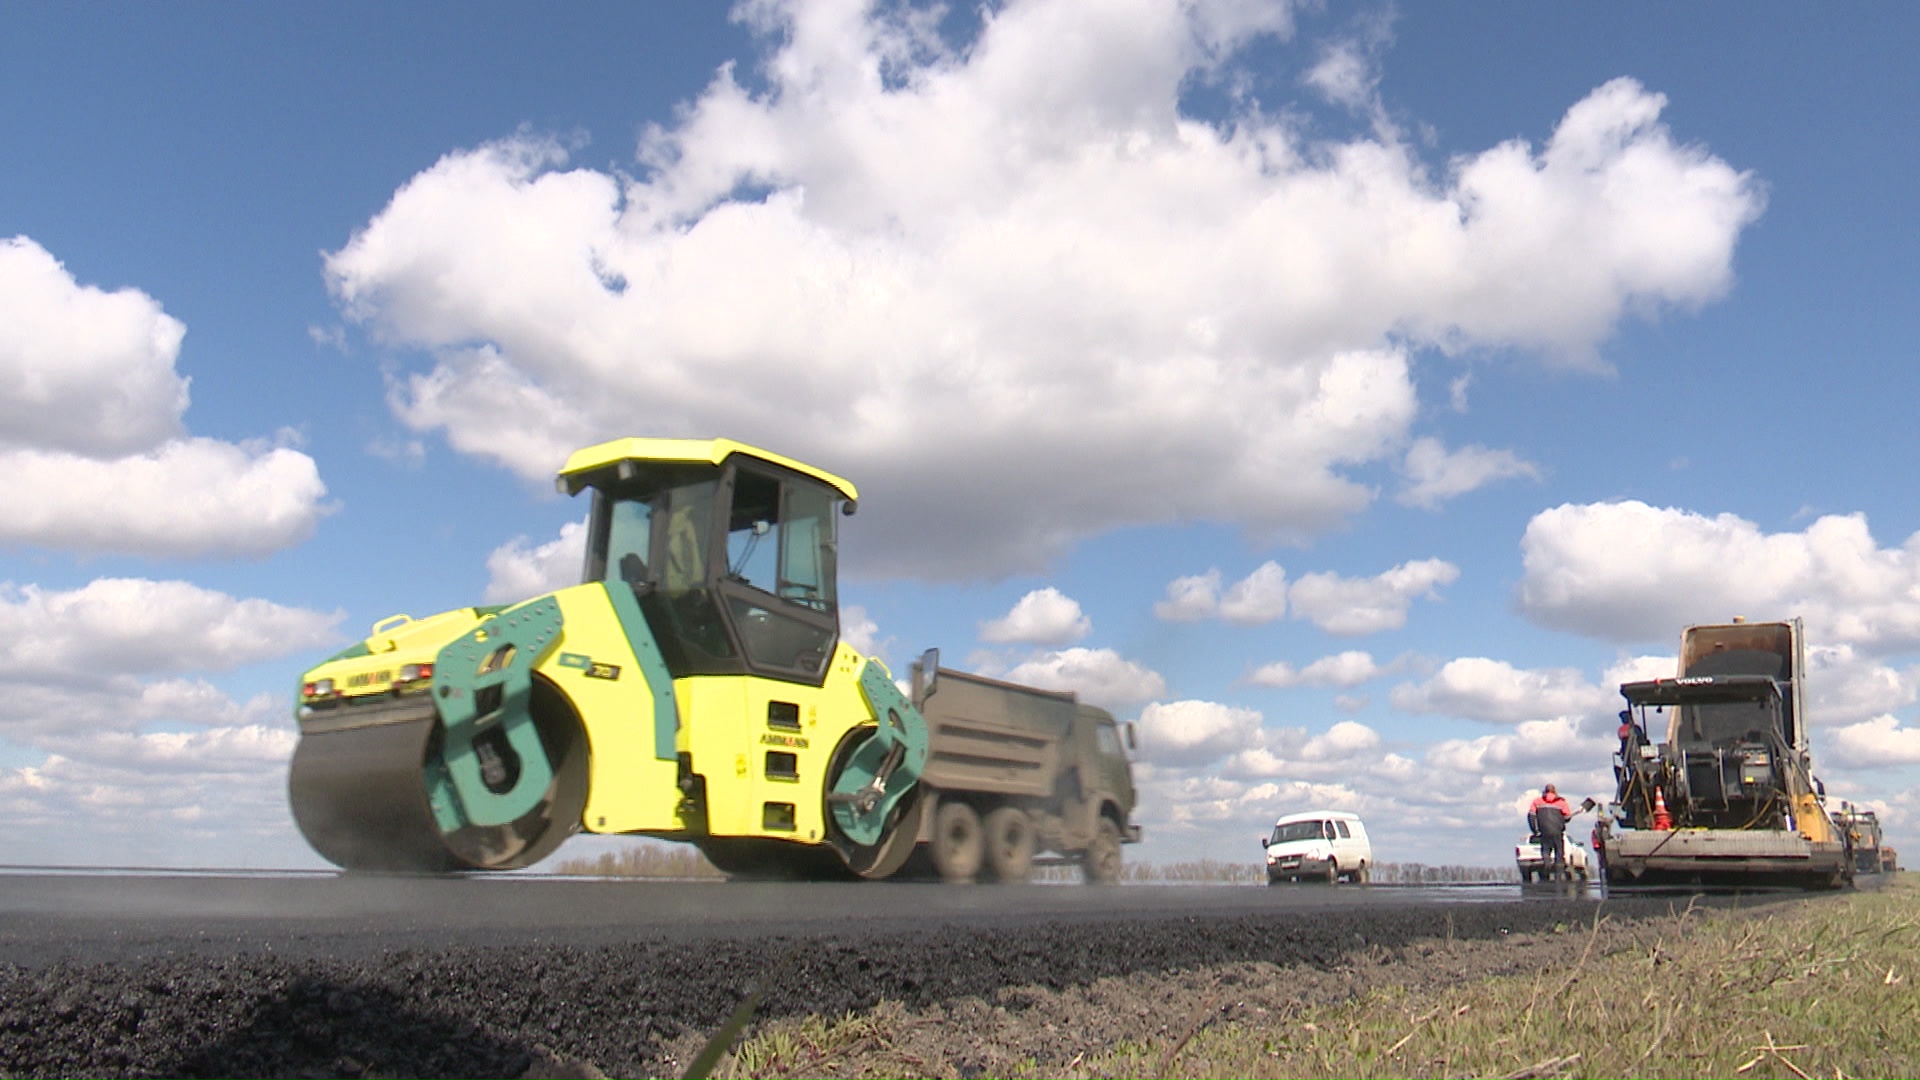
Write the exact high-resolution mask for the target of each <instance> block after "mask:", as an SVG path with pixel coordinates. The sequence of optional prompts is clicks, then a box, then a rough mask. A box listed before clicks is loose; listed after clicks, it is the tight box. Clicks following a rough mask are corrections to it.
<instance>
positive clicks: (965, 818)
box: [933, 802, 986, 882]
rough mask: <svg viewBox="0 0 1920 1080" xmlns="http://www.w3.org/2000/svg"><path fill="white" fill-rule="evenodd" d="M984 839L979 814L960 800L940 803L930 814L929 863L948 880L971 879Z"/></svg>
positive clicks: (982, 852) (977, 863) (977, 866)
mask: <svg viewBox="0 0 1920 1080" xmlns="http://www.w3.org/2000/svg"><path fill="white" fill-rule="evenodd" d="M985 851H986V842H985V839H984V837H982V835H981V831H980V815H979V814H976V813H974V812H973V807H971V806H968V805H967V804H966V803H963V802H948V803H941V804H940V812H939V813H937V814H935V815H934V816H933V865H934V868H935V869H937V870H939V871H940V876H941V877H943V878H945V879H947V880H948V881H955V882H963V881H972V880H973V879H974V876H975V875H977V874H979V873H980V859H981V857H982V856H983V855H984V854H985Z"/></svg>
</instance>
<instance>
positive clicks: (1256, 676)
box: [1247, 649, 1398, 689]
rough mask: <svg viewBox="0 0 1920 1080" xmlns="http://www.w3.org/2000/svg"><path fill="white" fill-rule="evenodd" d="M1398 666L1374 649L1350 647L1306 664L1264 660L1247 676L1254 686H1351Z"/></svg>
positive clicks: (1346, 687) (1377, 676) (1395, 668)
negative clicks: (1380, 659)
mask: <svg viewBox="0 0 1920 1080" xmlns="http://www.w3.org/2000/svg"><path fill="white" fill-rule="evenodd" d="M1395 670H1398V668H1397V667H1395V666H1394V665H1381V664H1379V663H1377V662H1376V661H1375V660H1374V659H1373V654H1372V653H1366V652H1361V651H1359V650H1357V649H1349V650H1347V651H1346V652H1341V653H1335V654H1333V655H1332V656H1323V657H1321V658H1320V659H1318V660H1315V661H1314V662H1312V663H1310V664H1308V665H1307V666H1305V667H1303V668H1295V667H1294V666H1293V665H1292V664H1288V663H1286V662H1284V661H1276V662H1274V663H1271V664H1264V665H1262V666H1261V667H1259V668H1257V669H1256V670H1255V671H1254V673H1253V674H1252V675H1249V676H1247V681H1248V682H1250V683H1253V684H1254V685H1255V686H1280V687H1287V686H1337V687H1341V688H1343V689H1351V688H1353V687H1355V686H1359V685H1360V684H1361V683H1365V682H1371V681H1372V680H1374V679H1377V678H1379V677H1380V676H1382V675H1385V674H1389V673H1391V672H1392V671H1395Z"/></svg>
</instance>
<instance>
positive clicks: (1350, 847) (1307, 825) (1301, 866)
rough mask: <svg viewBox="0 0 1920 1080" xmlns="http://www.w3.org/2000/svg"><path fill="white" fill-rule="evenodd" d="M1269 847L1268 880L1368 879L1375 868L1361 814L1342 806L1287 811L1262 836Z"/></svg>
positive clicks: (1263, 841)
mask: <svg viewBox="0 0 1920 1080" xmlns="http://www.w3.org/2000/svg"><path fill="white" fill-rule="evenodd" d="M1260 846H1261V847H1264V848H1266V849H1267V884H1269V885H1278V884H1280V883H1281V882H1282V881H1302V880H1305V881H1324V882H1326V883H1327V884H1329V885H1331V884H1333V883H1334V882H1336V881H1339V880H1340V879H1341V878H1346V879H1347V880H1348V881H1354V882H1360V883H1365V882H1366V880H1367V877H1368V876H1369V874H1370V873H1371V871H1372V870H1373V842H1372V841H1371V840H1368V839H1367V827H1366V826H1365V825H1362V824H1361V823H1360V818H1359V816H1358V815H1355V814H1349V813H1346V812H1344V811H1341V810H1309V811H1307V812H1306V813H1304V814H1288V815H1287V816H1285V817H1283V818H1281V819H1280V820H1279V821H1276V822H1274V824H1273V834H1272V835H1271V836H1266V837H1263V838H1261V840H1260Z"/></svg>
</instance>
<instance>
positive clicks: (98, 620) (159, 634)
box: [0, 578, 345, 681]
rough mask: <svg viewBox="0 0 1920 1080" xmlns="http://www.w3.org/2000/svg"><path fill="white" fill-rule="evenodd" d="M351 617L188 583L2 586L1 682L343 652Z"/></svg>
mask: <svg viewBox="0 0 1920 1080" xmlns="http://www.w3.org/2000/svg"><path fill="white" fill-rule="evenodd" d="M344 617H345V616H344V613H342V612H338V611H335V612H322V611H311V610H308V609H305V608H292V607H286V606H283V605H280V604H275V603H273V602H271V601H267V600H259V599H237V598H235V597H232V596H228V595H227V594H225V593H221V592H216V591H214V590H211V589H204V588H201V587H200V586H197V585H193V584H190V583H188V582H184V581H147V580H143V579H138V578H99V579H96V580H94V581H92V582H89V583H88V584H87V585H86V586H84V587H82V588H79V589H74V590H69V591H59V590H49V589H43V588H41V587H39V586H37V585H18V586H16V585H13V584H10V583H9V584H5V585H0V679H20V680H37V681H72V680H79V681H96V680H99V679H101V678H102V677H103V676H106V675H124V674H152V673H176V672H193V671H226V670H230V669H232V668H236V667H239V666H242V665H244V664H250V663H254V662H256V661H260V660H268V659H273V658H275V657H280V656H286V655H288V654H290V653H295V652H299V651H302V650H306V649H312V648H316V647H319V646H324V645H328V644H332V643H335V642H337V641H338V640H339V634H338V632H337V630H336V627H338V625H339V624H340V621H341V620H342V619H343V618H344Z"/></svg>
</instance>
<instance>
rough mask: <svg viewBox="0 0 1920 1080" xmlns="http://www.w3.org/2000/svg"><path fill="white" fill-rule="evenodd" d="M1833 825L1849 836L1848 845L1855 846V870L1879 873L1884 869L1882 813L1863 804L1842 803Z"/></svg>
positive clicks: (1835, 814)
mask: <svg viewBox="0 0 1920 1080" xmlns="http://www.w3.org/2000/svg"><path fill="white" fill-rule="evenodd" d="M1832 816H1833V825H1834V827H1835V828H1836V829H1838V830H1840V832H1841V834H1842V835H1844V836H1845V837H1846V838H1847V844H1848V846H1850V847H1852V848H1853V867H1854V870H1855V871H1857V872H1859V873H1862V874H1878V873H1881V872H1882V870H1883V869H1884V866H1883V863H1884V848H1883V845H1882V843H1881V840H1882V836H1881V833H1880V815H1879V814H1878V813H1876V812H1874V811H1873V810H1870V809H1868V808H1866V807H1863V806H1855V805H1854V804H1853V803H1850V802H1843V803H1841V804H1840V809H1838V810H1835V811H1834V812H1833V815H1832Z"/></svg>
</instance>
